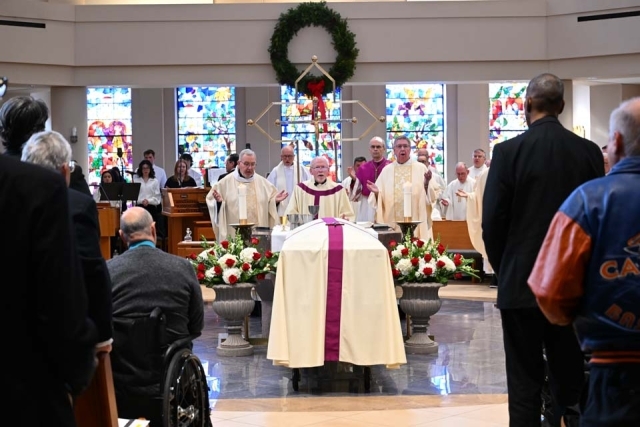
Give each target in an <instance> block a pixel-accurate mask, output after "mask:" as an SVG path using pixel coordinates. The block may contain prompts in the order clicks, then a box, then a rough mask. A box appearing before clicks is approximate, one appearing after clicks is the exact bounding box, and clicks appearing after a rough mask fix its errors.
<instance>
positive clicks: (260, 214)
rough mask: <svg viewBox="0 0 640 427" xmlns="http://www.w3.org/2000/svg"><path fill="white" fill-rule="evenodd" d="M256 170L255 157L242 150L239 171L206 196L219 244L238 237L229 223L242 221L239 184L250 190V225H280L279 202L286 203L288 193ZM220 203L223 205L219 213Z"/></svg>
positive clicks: (219, 183)
mask: <svg viewBox="0 0 640 427" xmlns="http://www.w3.org/2000/svg"><path fill="white" fill-rule="evenodd" d="M255 170H256V154H255V153H254V152H253V151H252V150H249V149H246V150H242V151H241V152H240V156H239V160H238V166H237V168H236V170H234V171H233V172H232V173H231V174H230V175H228V176H227V177H225V179H223V180H221V181H218V182H217V183H215V184H214V185H213V187H211V191H209V194H207V206H208V207H209V214H210V215H211V223H212V225H213V229H214V231H215V233H216V236H217V240H218V241H222V240H227V239H229V238H231V237H234V236H235V230H234V228H233V227H231V225H230V224H238V223H239V222H240V215H239V214H240V212H239V205H238V191H239V185H240V184H244V185H245V186H246V190H247V222H249V223H253V224H256V226H259V227H273V226H274V225H275V224H279V222H280V221H279V216H278V211H277V208H276V203H279V202H280V201H282V200H284V199H285V198H286V197H287V196H288V194H287V193H286V192H285V191H280V192H278V191H277V190H276V188H275V187H274V186H273V184H271V183H270V182H269V181H267V179H266V178H263V177H262V176H260V175H258V174H256V173H255ZM217 202H222V204H221V206H220V211H219V212H218V205H217Z"/></svg>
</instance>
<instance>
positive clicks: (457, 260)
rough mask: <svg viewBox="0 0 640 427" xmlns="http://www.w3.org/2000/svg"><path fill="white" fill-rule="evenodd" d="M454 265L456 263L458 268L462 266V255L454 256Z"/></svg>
mask: <svg viewBox="0 0 640 427" xmlns="http://www.w3.org/2000/svg"><path fill="white" fill-rule="evenodd" d="M453 263H454V264H455V265H456V266H458V265H460V264H462V255H460V254H455V255H454V256H453Z"/></svg>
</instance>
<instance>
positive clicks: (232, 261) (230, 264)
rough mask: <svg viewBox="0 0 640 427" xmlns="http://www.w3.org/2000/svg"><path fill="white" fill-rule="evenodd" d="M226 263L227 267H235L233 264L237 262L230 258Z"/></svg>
mask: <svg viewBox="0 0 640 427" xmlns="http://www.w3.org/2000/svg"><path fill="white" fill-rule="evenodd" d="M224 263H225V264H227V267H233V264H235V263H236V262H235V261H234V260H232V259H231V258H228V259H227V260H226V261H225V262H224Z"/></svg>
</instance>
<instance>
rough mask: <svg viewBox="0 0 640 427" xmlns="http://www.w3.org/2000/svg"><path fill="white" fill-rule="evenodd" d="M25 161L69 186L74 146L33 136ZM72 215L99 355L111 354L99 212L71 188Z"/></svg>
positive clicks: (52, 135) (53, 136) (56, 137)
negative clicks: (96, 328) (61, 177)
mask: <svg viewBox="0 0 640 427" xmlns="http://www.w3.org/2000/svg"><path fill="white" fill-rule="evenodd" d="M22 161H24V162H27V163H33V164H36V165H39V166H42V167H45V168H47V169H50V170H53V171H56V172H58V173H60V174H61V175H62V176H63V177H65V180H66V182H67V185H69V183H70V181H71V174H72V165H73V162H71V145H69V143H68V142H67V140H66V139H65V138H64V137H63V136H62V135H61V134H59V133H58V132H53V131H47V132H40V133H36V134H34V135H33V136H32V137H31V138H30V139H29V141H27V143H26V144H25V145H24V147H23V149H22ZM68 200H69V214H70V217H71V221H72V223H73V231H74V234H75V238H76V245H77V246H76V247H77V250H78V255H79V258H80V264H81V266H82V270H81V271H82V274H83V277H84V283H85V287H86V291H87V296H88V301H89V317H90V318H91V320H93V322H94V323H95V325H96V326H97V327H98V344H97V347H96V350H97V351H98V352H101V351H105V352H109V351H111V342H112V341H113V339H112V334H113V331H112V327H111V279H110V278H109V272H108V271H107V265H106V263H105V260H104V258H103V257H102V252H101V251H100V226H99V225H98V210H97V208H96V202H95V201H94V200H93V198H92V197H91V196H87V195H86V194H83V193H81V192H79V191H76V190H74V189H72V188H69V192H68Z"/></svg>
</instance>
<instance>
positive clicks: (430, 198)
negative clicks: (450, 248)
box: [367, 136, 436, 240]
mask: <svg viewBox="0 0 640 427" xmlns="http://www.w3.org/2000/svg"><path fill="white" fill-rule="evenodd" d="M393 152H394V155H395V157H396V161H395V162H394V163H391V164H390V165H388V166H387V167H385V168H384V169H383V170H382V172H381V173H380V176H379V177H378V179H377V180H376V182H375V183H373V182H371V181H368V182H367V187H368V188H369V190H370V191H371V194H370V195H369V199H368V203H369V205H370V206H375V207H376V222H377V223H381V224H387V225H389V226H391V227H393V228H394V229H396V230H398V231H400V227H399V226H398V224H397V222H398V221H402V220H403V219H404V203H403V202H404V194H403V185H404V183H405V182H410V183H411V218H412V220H413V221H421V222H420V224H419V225H418V226H417V227H416V230H415V232H414V236H415V237H418V238H420V239H423V240H428V239H431V238H433V231H432V230H431V211H432V209H433V203H434V202H435V200H436V192H435V190H434V187H433V184H432V183H431V177H432V172H431V171H429V170H428V169H427V167H426V166H425V165H423V164H422V163H418V162H416V161H414V160H412V159H411V143H410V142H409V140H408V139H407V138H406V137H404V136H400V137H398V138H396V139H395V141H394V143H393Z"/></svg>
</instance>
